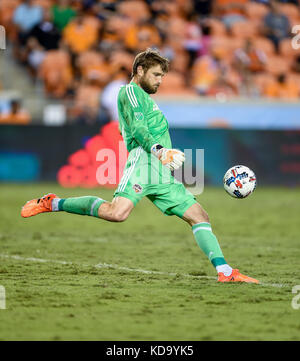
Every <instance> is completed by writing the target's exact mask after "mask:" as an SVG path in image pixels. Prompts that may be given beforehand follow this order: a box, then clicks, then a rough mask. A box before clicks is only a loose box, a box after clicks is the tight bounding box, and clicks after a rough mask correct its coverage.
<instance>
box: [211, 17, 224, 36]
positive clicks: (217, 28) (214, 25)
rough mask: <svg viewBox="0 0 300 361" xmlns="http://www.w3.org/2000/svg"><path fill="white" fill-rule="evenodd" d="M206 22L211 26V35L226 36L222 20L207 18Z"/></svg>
mask: <svg viewBox="0 0 300 361" xmlns="http://www.w3.org/2000/svg"><path fill="white" fill-rule="evenodd" d="M207 24H208V25H209V26H210V28H211V35H213V36H220V35H221V36H226V34H227V30H226V27H225V25H224V24H223V23H222V21H220V20H218V19H216V18H209V19H208V20H207Z"/></svg>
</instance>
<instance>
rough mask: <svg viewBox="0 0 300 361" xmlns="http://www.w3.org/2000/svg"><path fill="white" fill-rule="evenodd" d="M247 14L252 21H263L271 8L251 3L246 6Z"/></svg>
mask: <svg viewBox="0 0 300 361" xmlns="http://www.w3.org/2000/svg"><path fill="white" fill-rule="evenodd" d="M245 10H246V14H247V16H248V18H249V19H251V20H262V18H263V17H264V16H265V15H267V13H268V12H269V8H268V7H267V6H266V5H265V4H262V3H258V2H254V1H249V2H248V3H247V4H245Z"/></svg>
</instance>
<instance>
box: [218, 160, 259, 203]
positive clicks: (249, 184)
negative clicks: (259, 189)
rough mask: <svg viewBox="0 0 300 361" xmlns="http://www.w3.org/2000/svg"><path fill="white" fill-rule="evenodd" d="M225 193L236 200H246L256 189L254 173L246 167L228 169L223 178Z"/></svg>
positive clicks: (237, 166)
mask: <svg viewBox="0 0 300 361" xmlns="http://www.w3.org/2000/svg"><path fill="white" fill-rule="evenodd" d="M223 184H224V188H225V191H226V192H227V193H228V194H230V195H231V196H232V197H234V198H246V197H248V196H249V194H251V193H252V192H253V191H254V189H255V188H256V176H255V174H254V172H253V171H252V170H251V169H249V168H248V167H245V166H244V165H235V166H234V167H231V168H230V169H228V171H227V172H226V173H225V175H224V178H223Z"/></svg>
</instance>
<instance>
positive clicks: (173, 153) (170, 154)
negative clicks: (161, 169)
mask: <svg viewBox="0 0 300 361" xmlns="http://www.w3.org/2000/svg"><path fill="white" fill-rule="evenodd" d="M152 153H153V154H154V155H155V156H156V157H157V158H158V159H159V160H160V161H161V162H162V164H163V165H164V166H166V167H167V168H169V169H171V170H175V169H178V168H180V167H181V166H182V164H183V162H184V161H185V155H184V153H183V152H181V151H180V150H178V149H167V148H160V149H157V150H156V149H155V150H154V151H152Z"/></svg>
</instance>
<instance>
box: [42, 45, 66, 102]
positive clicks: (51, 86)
mask: <svg viewBox="0 0 300 361" xmlns="http://www.w3.org/2000/svg"><path fill="white" fill-rule="evenodd" d="M38 75H39V77H40V78H41V79H42V80H43V81H44V86H45V91H46V92H47V93H48V95H52V96H54V97H56V98H62V97H64V96H65V95H66V93H67V91H68V89H69V87H70V86H71V84H72V80H73V72H72V67H71V57H70V54H69V52H68V51H67V50H66V49H65V47H64V45H63V43H60V46H59V49H57V50H49V51H47V53H46V55H45V58H44V60H43V62H42V63H41V66H40V68H39V74H38Z"/></svg>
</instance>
